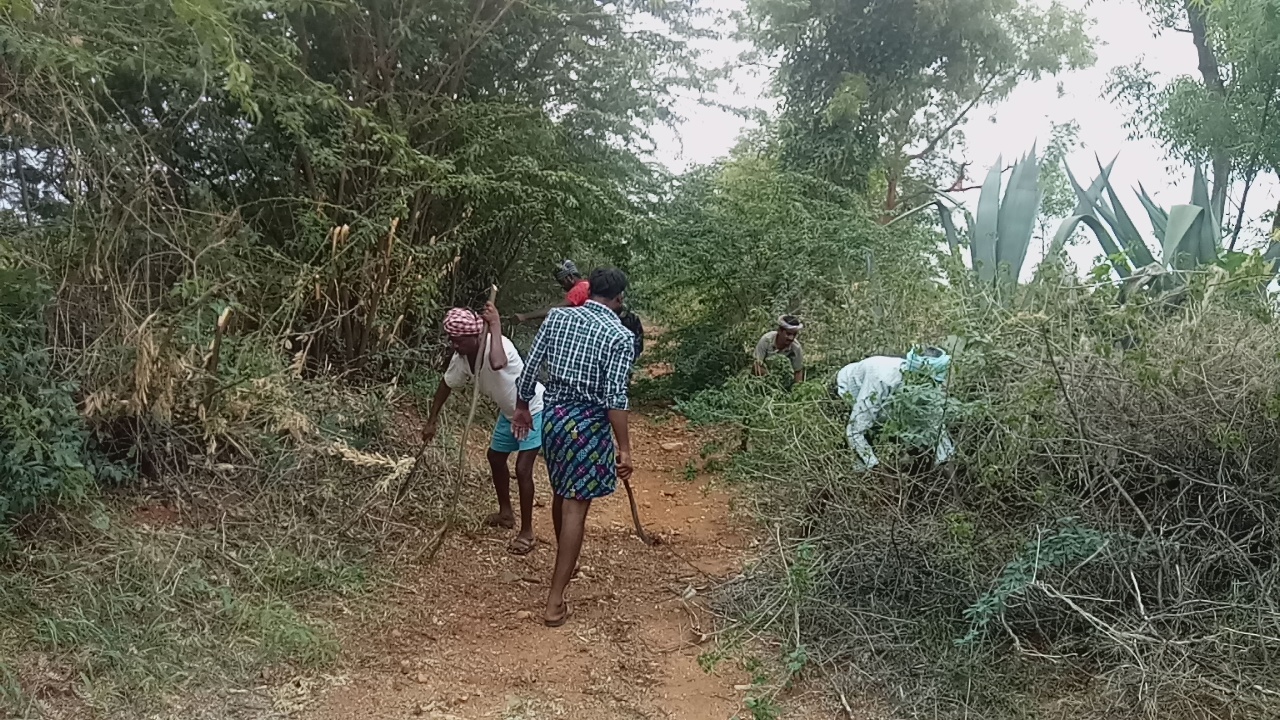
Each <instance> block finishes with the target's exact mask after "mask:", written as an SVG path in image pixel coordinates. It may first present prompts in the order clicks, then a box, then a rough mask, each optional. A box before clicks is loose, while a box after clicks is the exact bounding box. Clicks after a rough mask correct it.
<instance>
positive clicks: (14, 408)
mask: <svg viewBox="0 0 1280 720" xmlns="http://www.w3.org/2000/svg"><path fill="white" fill-rule="evenodd" d="M49 298H50V294H49V291H48V288H46V287H44V286H43V285H42V284H41V283H40V282H39V280H38V279H37V278H36V277H35V275H34V274H33V273H30V272H23V271H19V270H12V269H4V268H0V525H2V524H3V523H4V521H6V520H8V519H10V518H12V517H13V516H14V515H21V514H23V513H26V512H30V511H31V510H33V509H35V508H36V507H38V506H39V505H41V504H43V503H45V502H47V501H55V502H56V501H68V500H74V499H78V498H83V497H84V494H85V492H86V491H87V490H88V488H89V486H90V484H91V483H92V479H93V478H92V476H91V474H90V469H89V468H87V467H86V464H85V461H86V448H85V446H86V443H87V441H88V432H87V430H86V429H85V425H84V422H83V420H82V419H81V418H80V414H79V413H78V412H77V411H76V405H75V400H74V399H73V393H74V392H75V390H76V386H75V384H74V383H71V382H67V381H60V380H58V379H57V378H56V377H54V375H53V368H52V366H51V362H50V353H49V350H48V349H47V347H46V346H45V342H44V311H45V309H46V307H47V306H48V303H49Z"/></svg>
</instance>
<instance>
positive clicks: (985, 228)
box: [969, 157, 1004, 283]
mask: <svg viewBox="0 0 1280 720" xmlns="http://www.w3.org/2000/svg"><path fill="white" fill-rule="evenodd" d="M1003 163H1004V158H1002V157H1001V158H996V164H995V165H994V166H992V168H991V170H990V171H989V172H988V173H987V179H986V180H985V181H983V183H982V192H981V193H980V194H979V195H978V214H977V217H976V218H974V219H973V221H972V223H971V225H970V229H971V230H972V232H970V237H969V252H970V253H971V255H972V257H973V269H974V270H975V271H977V273H978V279H979V280H980V281H982V282H984V283H990V282H995V279H996V269H997V267H998V265H997V264H996V239H997V237H998V233H999V220H1000V169H1001V165H1002V164H1003Z"/></svg>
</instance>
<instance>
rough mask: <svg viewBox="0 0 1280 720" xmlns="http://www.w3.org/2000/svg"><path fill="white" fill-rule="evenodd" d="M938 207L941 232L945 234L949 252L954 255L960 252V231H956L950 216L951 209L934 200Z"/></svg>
mask: <svg viewBox="0 0 1280 720" xmlns="http://www.w3.org/2000/svg"><path fill="white" fill-rule="evenodd" d="M934 205H935V206H937V208H938V220H939V221H941V222H942V232H943V234H944V235H946V236H947V245H948V246H950V248H951V254H952V255H955V254H956V253H958V252H960V233H959V232H957V231H956V223H955V220H954V219H953V218H952V217H951V209H950V208H948V207H947V206H946V205H944V204H943V203H942V201H941V200H938V201H936V202H934Z"/></svg>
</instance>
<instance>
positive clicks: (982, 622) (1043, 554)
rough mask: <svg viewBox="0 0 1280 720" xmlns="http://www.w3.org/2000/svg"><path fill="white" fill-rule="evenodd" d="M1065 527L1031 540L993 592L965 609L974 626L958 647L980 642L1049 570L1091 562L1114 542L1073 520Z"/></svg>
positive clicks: (1005, 571)
mask: <svg viewBox="0 0 1280 720" xmlns="http://www.w3.org/2000/svg"><path fill="white" fill-rule="evenodd" d="M1062 524H1063V527H1061V528H1059V529H1058V530H1056V531H1053V532H1048V533H1043V534H1040V535H1039V536H1037V537H1036V539H1035V540H1032V541H1029V542H1028V543H1027V545H1026V547H1025V548H1023V550H1022V553H1021V554H1020V555H1019V556H1018V557H1016V558H1014V559H1013V560H1011V561H1009V564H1008V565H1005V566H1004V570H1002V571H1001V572H1000V576H999V577H998V578H996V581H995V584H994V585H993V586H992V588H991V590H990V591H988V592H987V593H986V594H985V595H983V596H982V597H980V598H978V599H977V601H976V602H974V603H973V605H970V606H969V607H968V608H966V609H965V611H964V617H965V619H967V620H968V621H969V622H970V623H971V625H970V628H969V632H967V633H966V634H965V636H964V637H962V638H959V639H957V640H956V644H957V645H968V644H971V643H974V642H976V641H978V640H979V639H980V638H981V637H982V635H983V633H985V632H986V630H987V625H988V624H990V623H991V621H992V620H994V619H996V618H998V617H1000V616H1001V615H1003V613H1004V610H1005V608H1006V607H1007V606H1008V604H1009V601H1010V600H1011V599H1013V598H1015V597H1017V596H1018V595H1021V594H1022V593H1023V592H1025V591H1026V590H1027V588H1028V587H1030V586H1031V585H1032V584H1033V583H1035V582H1036V581H1037V579H1039V578H1040V577H1041V576H1042V575H1043V574H1044V573H1045V571H1046V570H1050V569H1058V568H1062V567H1064V566H1066V565H1067V564H1073V563H1079V562H1082V561H1085V560H1089V559H1090V558H1093V557H1095V556H1096V555H1097V554H1098V552H1099V551H1101V550H1102V549H1103V548H1104V547H1105V546H1106V545H1107V543H1108V542H1110V539H1109V538H1108V537H1107V536H1105V535H1103V534H1102V533H1100V532H1098V531H1096V530H1092V529H1090V528H1079V527H1074V526H1073V525H1072V524H1071V519H1070V518H1067V519H1064V520H1063V523H1062Z"/></svg>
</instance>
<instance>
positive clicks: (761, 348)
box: [751, 333, 772, 377]
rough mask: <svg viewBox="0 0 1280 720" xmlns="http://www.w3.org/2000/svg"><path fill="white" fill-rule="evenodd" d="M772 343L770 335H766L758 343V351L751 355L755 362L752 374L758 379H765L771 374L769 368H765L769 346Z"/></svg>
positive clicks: (752, 366)
mask: <svg viewBox="0 0 1280 720" xmlns="http://www.w3.org/2000/svg"><path fill="white" fill-rule="evenodd" d="M771 343H772V340H771V339H770V338H769V334H768V333H765V334H764V336H763V337H761V338H760V341H759V342H757V343H756V349H755V351H754V352H753V353H752V354H751V358H752V360H753V363H752V365H751V374H753V375H755V376H756V377H764V376H765V375H767V374H768V373H769V368H767V367H765V364H764V361H765V360H766V359H767V358H768V357H769V345H770V344H771Z"/></svg>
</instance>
